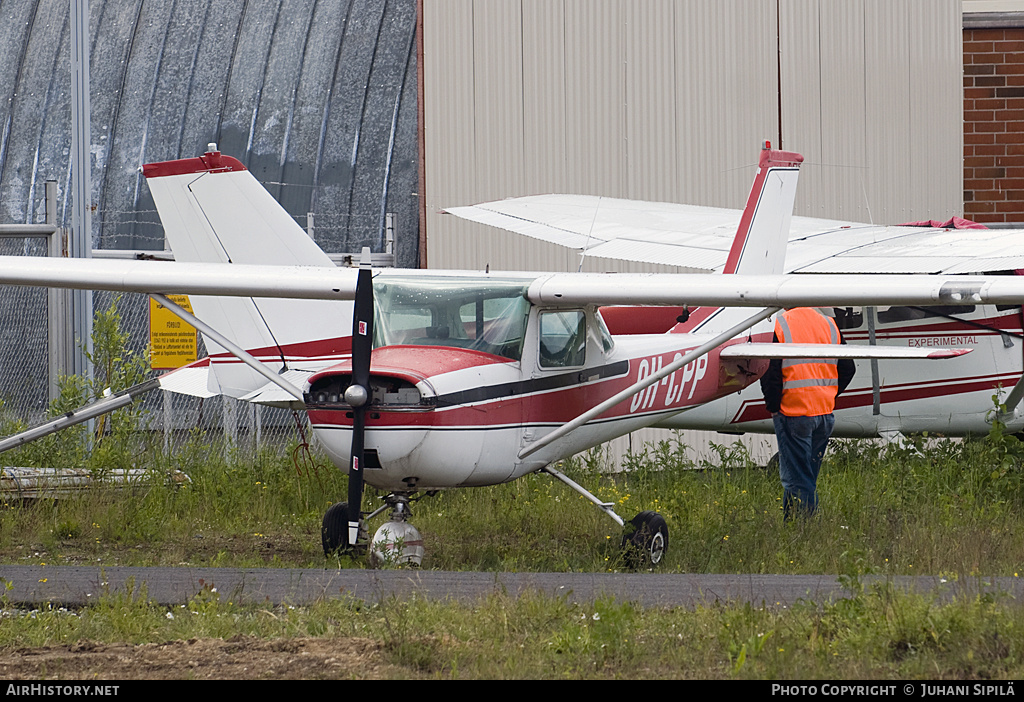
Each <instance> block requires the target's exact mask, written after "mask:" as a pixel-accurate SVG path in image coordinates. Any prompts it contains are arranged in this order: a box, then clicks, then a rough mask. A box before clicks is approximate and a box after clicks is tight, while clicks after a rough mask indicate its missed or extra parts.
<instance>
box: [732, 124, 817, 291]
mask: <svg viewBox="0 0 1024 702" xmlns="http://www.w3.org/2000/svg"><path fill="white" fill-rule="evenodd" d="M803 160H804V157H803V156H801V155H800V154H797V153H793V152H791V151H776V150H773V149H772V148H771V144H770V143H769V142H765V144H764V147H763V148H762V149H761V159H760V163H758V167H757V175H756V176H755V177H754V185H753V187H751V188H750V195H749V196H748V197H747V205H746V207H744V208H743V216H742V217H741V218H740V225H739V227H737V229H736V238H735V239H733V242H732V248H731V249H730V250H729V258H728V259H727V260H726V263H725V269H724V270H723V273H737V274H740V275H782V273H783V272H784V268H785V264H786V244H787V243H788V241H789V223H790V220H791V219H792V218H793V201H794V199H795V198H796V182H797V178H798V176H799V175H800V164H801V163H802V162H803Z"/></svg>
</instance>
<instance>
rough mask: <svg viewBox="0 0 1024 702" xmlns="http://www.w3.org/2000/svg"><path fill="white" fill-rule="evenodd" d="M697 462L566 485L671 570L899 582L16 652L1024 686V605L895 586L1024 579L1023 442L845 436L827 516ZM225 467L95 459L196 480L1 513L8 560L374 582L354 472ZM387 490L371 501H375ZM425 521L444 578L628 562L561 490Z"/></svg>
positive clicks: (38, 633)
mask: <svg viewBox="0 0 1024 702" xmlns="http://www.w3.org/2000/svg"><path fill="white" fill-rule="evenodd" d="M146 440H147V439H146V437H145V435H140V436H138V437H136V441H139V442H143V443H144V442H145V441H146ZM131 445H132V442H126V443H125V446H131ZM683 448H684V447H683V446H682V445H681V444H680V443H679V442H678V441H674V442H665V443H662V444H659V445H657V446H647V447H645V448H644V449H643V450H642V451H641V452H639V453H638V454H636V455H631V456H629V457H627V459H626V466H625V467H626V468H628V469H629V470H628V472H624V473H607V472H604V469H605V468H606V467H607V466H604V465H603V464H602V462H601V460H600V459H599V457H598V454H596V453H595V454H591V455H588V456H583V457H579V458H576V459H573V460H570V461H566V462H564V463H563V465H562V466H561V469H562V470H564V471H565V472H567V473H568V474H569V475H570V476H572V477H573V478H574V479H575V480H577V481H578V482H580V483H582V484H584V485H586V486H587V487H588V488H589V489H591V490H592V491H593V492H594V493H595V494H596V495H597V496H598V497H599V498H601V499H602V500H604V501H608V502H614V503H616V505H617V509H618V510H619V511H620V513H621V514H623V515H624V516H626V517H627V518H628V517H629V516H632V515H633V514H635V513H637V512H639V511H642V510H645V509H655V510H657V511H659V512H661V513H662V514H663V515H664V516H665V517H666V519H667V520H668V523H669V529H670V550H669V553H668V556H667V559H666V562H665V563H664V565H663V567H662V568H661V570H663V571H665V572H717V573H730V572H734V573H834V574H837V575H838V576H840V577H841V578H844V579H845V580H846V581H847V582H848V583H851V584H854V585H859V584H860V583H862V582H864V576H865V575H868V574H873V575H880V576H882V577H881V579H880V580H879V581H872V582H873V583H874V584H872V585H870V586H863V585H859V586H858V587H854V588H852V590H851V591H852V592H853V595H852V596H851V597H849V598H846V599H842V600H839V601H837V602H810V601H808V602H805V603H801V604H800V605H798V606H795V607H791V608H788V609H787V608H781V607H775V608H772V607H766V608H760V607H751V606H749V605H736V606H709V607H699V608H697V609H693V610H690V609H682V608H680V609H664V608H646V609H645V608H642V607H639V606H637V605H635V604H633V603H630V602H621V601H614V600H598V601H595V602H591V603H583V604H576V603H572V602H569V601H568V600H565V599H558V598H546V597H541V596H525V597H519V598H510V597H505V596H493V597H490V598H488V599H486V600H482V601H480V602H478V603H476V604H475V605H474V606H472V607H466V606H463V605H459V604H455V603H439V602H428V601H424V600H419V599H412V600H404V601H398V600H386V601H381V602H377V603H370V604H366V603H362V602H355V601H330V602H328V601H325V602H322V603H319V604H317V605H314V606H311V607H301V608H289V607H284V608H282V607H242V606H238V605H235V604H232V603H230V602H226V601H223V600H219V599H218V598H217V597H214V596H212V595H211V594H210V593H201V594H200V595H199V596H197V597H196V598H194V599H193V600H192V601H191V602H189V603H187V604H186V605H184V606H182V607H171V608H167V607H160V606H158V605H156V604H153V603H151V602H149V601H148V599H147V598H146V596H145V592H144V590H140V591H136V592H135V593H133V594H131V595H105V596H103V597H102V598H100V600H99V602H98V603H97V604H95V605H93V606H90V607H87V608H84V609H82V610H79V611H75V612H67V611H59V610H54V609H45V608H44V609H41V610H39V611H37V612H33V613H25V612H15V611H12V610H4V613H3V618H4V623H3V626H0V651H12V650H16V649H20V648H24V647H31V646H54V645H64V646H67V645H72V644H75V643H76V642H85V641H110V642H129V643H142V642H146V641H151V642H160V641H169V640H176V639H177V640H193V639H197V638H203V637H214V638H220V639H224V640H227V639H232V637H237V636H243V637H260V638H270V639H277V638H286V639H294V638H297V637H315V638H316V639H317V640H322V639H327V640H333V639H353V638H356V639H359V640H366V641H368V642H370V643H371V644H372V647H373V650H374V651H377V652H378V653H379V655H380V656H382V657H383V659H384V661H385V663H386V666H387V667H386V671H387V673H386V674H387V676H389V677H395V676H398V677H409V678H480V677H484V678H549V679H550V678H614V677H621V678H632V677H648V678H649V677H702V678H765V679H767V678H772V679H776V678H798V679H809V678H831V679H855V678H874V679H879V678H883V677H885V678H893V677H899V678H922V679H960V678H996V679H999V678H1012V677H1016V676H1018V675H1020V674H1021V673H1022V672H1024V667H1022V651H1024V633H1022V632H1024V620H1022V617H1024V608H1021V607H1020V606H1019V605H1018V604H1016V603H1014V602H1010V601H1005V600H1002V599H999V598H993V597H981V598H973V599H964V600H960V601H956V602H953V603H940V602H938V601H937V600H935V599H932V598H931V597H930V596H922V595H911V594H906V593H903V592H901V591H898V590H897V589H896V588H894V587H893V586H892V584H891V581H890V580H888V579H887V577H886V576H895V575H917V574H924V575H944V576H947V577H951V578H953V577H956V578H969V577H980V576H992V575H1007V576H1017V575H1018V574H1020V573H1022V572H1024V562H1022V560H1024V548H1022V546H1024V544H1022V538H1024V536H1022V535H1024V517H1022V516H1021V515H1022V512H1024V510H1022V509H1021V506H1022V505H1021V502H1022V500H1024V490H1022V483H1021V471H1022V468H1021V466H1022V465H1024V460H1022V458H1024V445H1022V444H1021V442H1019V441H1018V440H1017V439H1016V438H1015V437H1011V436H1005V435H1003V434H1001V433H1000V432H999V431H998V427H997V430H996V431H994V432H993V435H992V436H990V437H986V438H984V439H979V440H972V441H951V440H929V441H927V442H925V441H924V440H922V441H921V442H920V446H913V445H912V446H910V447H908V448H893V447H879V446H874V445H871V444H866V443H863V442H842V441H840V442H834V447H833V449H832V450H831V451H830V453H829V455H828V456H827V457H826V461H825V465H824V468H823V473H822V477H821V481H820V491H821V493H822V506H821V509H820V512H819V514H818V516H816V517H815V518H814V519H811V520H807V521H803V522H796V523H788V524H786V523H783V521H782V517H781V507H780V496H781V488H780V486H779V484H778V476H777V475H776V474H774V473H771V472H769V471H766V470H763V469H761V468H759V467H757V466H755V465H754V464H753V463H752V461H750V460H749V458H748V456H747V455H746V454H745V453H744V452H743V451H742V450H739V449H727V448H724V447H720V448H719V449H718V455H717V456H716V457H715V458H714V459H713V460H709V461H707V462H705V463H704V464H701V465H693V464H692V463H690V462H689V461H688V460H687V459H686V458H685V454H684V451H683ZM225 455H226V452H225V451H224V450H223V447H222V446H219V445H217V443H216V442H213V441H210V440H209V439H208V438H206V437H203V436H195V437H193V440H192V441H190V442H188V443H186V444H185V445H184V446H183V447H182V448H181V449H180V450H179V451H177V452H176V453H175V454H174V455H173V456H163V455H162V454H161V452H160V451H155V450H153V451H150V450H139V449H138V447H137V446H136V447H134V448H132V449H131V450H130V451H129V452H128V453H126V454H124V455H121V454H119V453H118V451H115V450H114V449H113V448H111V449H110V450H108V451H106V452H105V453H101V454H99V455H98V457H96V458H92V457H87V458H86V460H87V461H88V460H94V461H100V460H102V462H103V463H102V465H115V464H117V465H120V464H122V463H124V462H125V461H129V459H130V461H131V462H134V464H135V465H139V464H141V465H144V466H145V467H147V468H148V469H149V470H150V471H151V472H152V474H153V476H155V477H156V478H160V477H162V476H163V475H164V474H166V472H167V471H168V470H169V469H171V468H174V469H179V470H183V471H185V472H186V473H188V474H189V475H190V476H191V483H190V484H188V485H186V486H183V487H174V486H171V485H168V484H165V483H164V481H163V480H161V479H156V480H152V481H150V482H148V483H147V484H140V485H136V486H132V487H131V488H130V489H128V490H126V491H104V490H97V491H94V492H91V493H87V494H85V495H82V496H80V497H77V498H75V499H68V500H59V501H55V502H54V501H37V502H35V503H24V504H22V503H12V504H8V505H6V506H5V507H4V508H3V509H0V562H8V563H40V562H45V563H47V564H54V565H56V564H82V563H92V564H102V565H115V564H116V565H157V564H160V565H178V564H190V565H195V566H201V565H214V566H260V565H270V566H281V567H324V566H328V567H337V566H341V567H362V566H363V564H362V562H360V561H356V560H352V559H349V558H341V559H340V560H326V559H325V558H324V556H323V554H322V553H321V551H320V543H319V542H320V540H319V528H320V520H321V518H322V514H323V511H324V509H325V508H326V506H327V505H328V504H329V503H330V502H331V501H332V500H333V499H336V496H339V495H344V494H345V493H346V481H345V478H344V477H343V476H341V475H340V474H339V472H338V471H337V470H333V469H331V468H329V467H328V466H327V465H326V463H324V462H323V461H322V459H320V461H319V464H318V466H317V467H316V469H315V470H307V471H302V472H300V471H297V470H296V468H295V466H294V464H293V463H292V461H291V458H290V452H289V451H281V452H279V453H275V452H272V451H265V452H262V453H260V454H257V455H251V454H243V453H241V452H234V453H230V452H227V457H225ZM23 457H26V458H28V457H31V456H27V455H26V456H23ZM101 469H102V468H101ZM378 498H379V495H376V494H374V492H373V491H372V490H371V491H369V493H368V495H367V502H366V506H368V507H369V506H372V505H374V504H375V503H376V500H377V499H378ZM413 514H414V520H413V522H414V523H415V524H416V526H417V527H418V528H419V529H420V531H421V532H422V533H423V536H424V538H425V541H426V546H427V558H426V560H425V562H424V567H425V568H432V569H442V570H503V571H504V570H511V571H582V572H599V571H616V570H622V569H623V564H622V563H621V561H620V559H619V549H618V544H619V538H620V532H619V529H618V527H617V526H616V525H615V524H614V523H613V522H612V521H611V520H609V519H608V518H607V517H606V516H604V515H603V514H601V513H600V512H599V511H598V510H597V509H595V508H594V507H593V506H592V505H590V504H589V502H587V501H585V500H584V499H582V498H581V497H580V496H578V495H576V494H575V493H573V492H572V491H570V490H569V489H568V488H566V487H565V486H564V485H562V484H561V483H560V482H558V481H556V480H554V479H552V478H550V477H548V476H545V475H540V474H538V475H530V476H527V477H525V478H523V479H521V480H518V481H515V482H512V483H509V484H505V485H499V486H494V487H489V488H474V489H465V490H455V491H450V492H444V493H441V494H438V495H437V496H434V497H427V498H424V499H423V500H420V501H418V502H415V503H414V505H413ZM232 640H233V639H232ZM510 652H512V655H510ZM374 670H376V669H374ZM324 674H325V675H326V674H327V673H324ZM366 674H367V675H369V674H370V673H369V669H367V673H366Z"/></svg>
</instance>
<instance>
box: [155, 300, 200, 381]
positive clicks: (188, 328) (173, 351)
mask: <svg viewBox="0 0 1024 702" xmlns="http://www.w3.org/2000/svg"><path fill="white" fill-rule="evenodd" d="M167 298H168V299H169V300H170V301H171V302H173V303H174V304H176V305H179V306H180V307H183V308H184V309H186V310H188V311H189V313H191V312H192V303H190V302H189V301H188V295H168V296H167ZM149 348H150V362H151V364H152V367H153V370H170V369H171V368H178V367H180V366H184V365H186V364H188V363H192V362H193V361H195V360H196V328H195V327H193V326H192V325H191V324H189V323H188V322H183V321H181V319H179V318H178V317H177V316H176V315H175V314H174V313H173V312H171V311H170V310H169V309H167V308H166V307H164V306H163V305H161V304H160V303H159V302H157V301H156V300H154V299H153V298H150V299H149Z"/></svg>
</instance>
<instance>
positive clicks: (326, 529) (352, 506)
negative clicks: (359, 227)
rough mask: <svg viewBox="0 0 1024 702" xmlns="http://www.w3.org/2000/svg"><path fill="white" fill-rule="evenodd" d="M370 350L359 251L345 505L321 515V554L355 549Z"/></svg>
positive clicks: (363, 261) (366, 285)
mask: <svg viewBox="0 0 1024 702" xmlns="http://www.w3.org/2000/svg"><path fill="white" fill-rule="evenodd" d="M372 351H373V271H372V270H371V265H370V249H369V248H368V247H364V248H363V252H362V256H361V258H360V261H359V275H358V278H357V280H356V291H355V301H354V305H353V312H352V381H351V382H350V383H349V386H348V388H346V389H345V402H346V403H348V405H349V406H350V407H351V408H352V448H351V450H350V452H349V462H348V502H347V503H346V502H339V503H337V504H335V505H332V506H331V508H330V509H328V510H327V514H325V515H324V522H323V545H324V552H325V553H331V552H333V551H336V550H338V549H343V548H346V547H349V546H355V545H356V544H357V543H358V540H359V527H360V521H361V519H362V503H363V470H364V468H365V462H364V460H363V459H364V457H365V451H364V443H365V442H364V438H365V437H364V434H365V432H366V408H367V407H368V406H369V404H370V400H371V399H372V398H371V396H370V392H371V391H370V354H371V352H372Z"/></svg>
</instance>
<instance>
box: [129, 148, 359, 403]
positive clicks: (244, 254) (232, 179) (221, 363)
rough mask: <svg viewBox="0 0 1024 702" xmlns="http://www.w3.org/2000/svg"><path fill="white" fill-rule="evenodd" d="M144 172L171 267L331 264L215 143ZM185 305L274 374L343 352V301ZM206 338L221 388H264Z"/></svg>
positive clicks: (347, 325) (219, 300)
mask: <svg viewBox="0 0 1024 702" xmlns="http://www.w3.org/2000/svg"><path fill="white" fill-rule="evenodd" d="M142 172H143V175H145V176H146V180H147V183H148V185H149V189H150V191H151V192H152V193H153V200H154V202H155V203H156V207H157V210H158V211H159V213H160V220H161V222H162V223H163V227H164V235H165V236H166V237H167V242H168V244H169V245H170V248H171V250H172V251H173V252H174V258H175V260H176V261H187V262H219V263H238V264H270V265H292V266H332V267H333V265H334V264H333V262H332V261H331V259H330V257H328V256H327V254H326V253H324V252H323V250H322V249H320V247H319V246H317V245H316V243H315V242H314V241H313V240H312V239H311V238H310V237H309V236H308V235H307V234H306V232H305V231H303V230H302V228H301V227H300V226H299V225H298V223H296V222H295V220H294V219H292V217H291V216H290V215H289V214H288V213H287V212H286V211H285V210H284V208H283V207H281V205H280V204H278V202H277V201H276V200H274V198H273V197H272V196H271V195H270V193H269V192H267V190H266V188H264V187H263V186H262V185H261V184H260V183H259V182H258V181H257V180H256V179H255V178H254V177H253V176H252V174H251V173H250V172H249V171H248V170H246V168H245V166H243V165H242V163H241V162H239V161H238V160H237V159H234V158H231V157H230V156H224V155H222V154H221V153H220V152H219V151H217V147H216V145H215V144H211V145H210V147H209V151H207V152H206V153H205V154H203V155H202V156H200V157H197V158H186V159H179V160H176V161H163V162H160V163H150V164H146V165H145V166H143V167H142ZM191 302H192V307H193V309H194V310H195V314H196V316H197V317H198V318H199V319H201V320H203V321H204V322H206V323H207V324H209V325H210V326H212V327H213V328H214V329H216V330H217V331H219V332H220V333H222V334H224V335H225V336H226V337H227V338H229V339H231V341H233V342H234V343H236V344H238V345H239V346H241V347H242V348H244V349H246V350H247V351H249V352H250V353H252V354H253V355H255V356H256V357H257V358H259V359H260V360H263V361H265V362H266V363H268V364H271V365H272V366H274V369H275V371H279V370H282V369H283V367H284V366H285V365H286V364H287V365H289V366H290V365H291V361H292V360H295V361H297V362H299V363H300V365H301V360H302V359H303V358H304V357H307V358H308V357H313V356H318V355H323V354H329V355H330V354H337V353H347V352H348V344H349V336H350V333H351V326H352V311H351V310H352V305H351V303H348V302H336V301H327V300H321V301H314V300H290V299H276V298H275V299H271V298H229V297H196V298H194V299H193V300H192V301H191ZM325 340H326V341H325ZM332 340H333V342H332ZM205 341H206V344H207V348H208V350H209V351H210V354H211V356H213V357H214V361H215V363H214V365H213V369H214V375H215V377H216V382H217V383H218V385H219V388H218V389H219V391H220V392H223V393H225V394H227V395H231V396H234V397H241V396H243V395H245V394H247V393H249V392H251V391H252V390H254V389H256V388H258V387H260V386H262V385H263V384H264V380H263V378H262V377H261V376H260V375H259V374H258V373H256V372H255V371H253V370H252V369H250V368H248V367H247V366H245V365H243V364H241V363H239V362H237V361H236V360H235V359H234V358H233V357H229V356H226V355H224V354H223V353H222V349H220V347H219V346H217V345H216V343H215V342H212V341H211V340H210V339H205ZM343 347H344V348H343ZM211 382H212V380H211Z"/></svg>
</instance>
